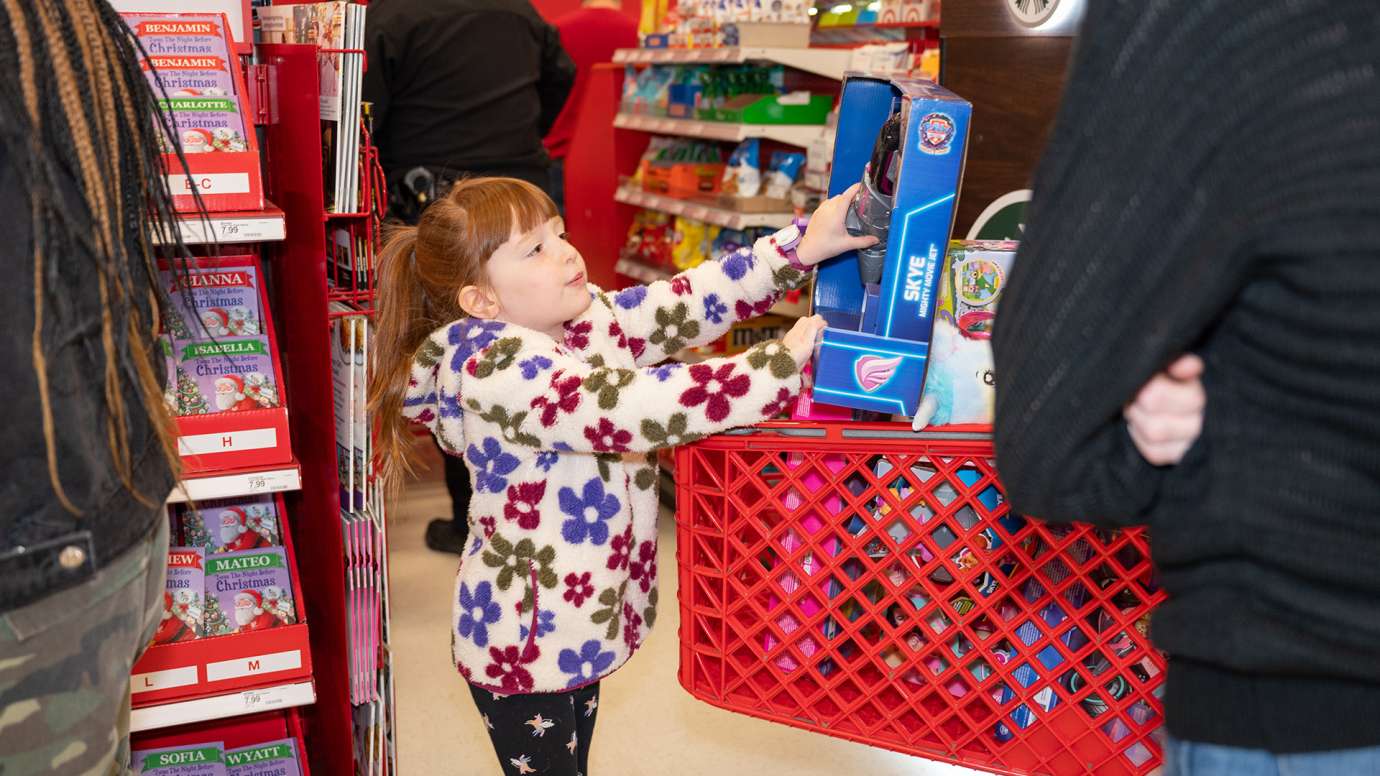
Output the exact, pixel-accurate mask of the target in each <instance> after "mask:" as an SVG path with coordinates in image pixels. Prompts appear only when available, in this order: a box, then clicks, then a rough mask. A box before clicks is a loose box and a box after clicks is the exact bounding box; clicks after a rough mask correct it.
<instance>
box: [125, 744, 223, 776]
mask: <svg viewBox="0 0 1380 776" xmlns="http://www.w3.org/2000/svg"><path fill="white" fill-rule="evenodd" d="M130 764H131V765H133V766H134V773H136V774H139V776H229V773H228V772H227V771H226V770H225V744H224V743H222V742H220V741H208V742H205V743H200V744H188V745H184V746H172V747H164V748H160V749H135V750H134V751H133V752H131V753H130Z"/></svg>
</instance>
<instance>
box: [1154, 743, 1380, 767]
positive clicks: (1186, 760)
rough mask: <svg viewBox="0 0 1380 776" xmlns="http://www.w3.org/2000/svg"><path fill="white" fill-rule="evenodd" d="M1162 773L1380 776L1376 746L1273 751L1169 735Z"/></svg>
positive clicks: (1379, 760) (1378, 753) (1379, 758)
mask: <svg viewBox="0 0 1380 776" xmlns="http://www.w3.org/2000/svg"><path fill="white" fill-rule="evenodd" d="M1164 776H1380V746H1378V747H1368V748H1365V749H1341V750H1336V751H1330V752H1307V753H1303V754H1273V753H1271V752H1267V751H1265V750H1263V749H1237V748H1235V747H1230V746H1217V745H1215V744H1198V743H1194V742H1192V741H1180V740H1178V739H1176V738H1174V737H1172V736H1170V737H1168V738H1166V739H1165V742H1164Z"/></svg>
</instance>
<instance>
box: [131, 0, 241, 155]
mask: <svg viewBox="0 0 1380 776" xmlns="http://www.w3.org/2000/svg"><path fill="white" fill-rule="evenodd" d="M128 23H129V25H130V27H131V28H132V29H133V30H134V34H135V35H136V36H137V37H138V38H139V41H140V43H142V44H143V46H144V51H145V52H146V53H147V54H148V56H147V58H145V59H144V60H143V61H142V62H141V63H140V64H141V66H142V67H143V68H144V72H145V73H146V74H147V76H148V79H149V83H150V84H151V85H152V86H153V89H154V93H155V95H156V96H157V98H158V102H159V106H160V107H161V108H162V109H163V111H164V112H165V113H167V114H168V115H169V116H171V117H172V120H173V123H174V125H175V126H176V128H177V138H176V139H177V142H178V143H179V145H180V146H181V147H182V150H183V152H184V153H188V154H193V153H206V152H211V151H246V150H248V149H249V144H248V141H247V140H246V139H245V132H246V130H245V123H244V112H243V109H242V106H243V103H242V101H241V99H240V95H239V94H237V93H236V89H235V72H234V69H233V68H235V67H237V66H238V64H237V63H236V62H235V60H234V58H233V55H232V54H231V52H230V49H229V45H228V43H229V38H228V36H227V35H226V31H225V28H224V18H223V17H222V16H220V15H219V14H177V15H167V16H157V15H144V14H131V15H129V18H128ZM165 150H168V151H171V150H172V149H165Z"/></svg>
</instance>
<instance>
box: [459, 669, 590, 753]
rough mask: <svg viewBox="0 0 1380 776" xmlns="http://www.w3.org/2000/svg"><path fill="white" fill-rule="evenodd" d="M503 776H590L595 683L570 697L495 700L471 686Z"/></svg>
mask: <svg viewBox="0 0 1380 776" xmlns="http://www.w3.org/2000/svg"><path fill="white" fill-rule="evenodd" d="M470 695H473V696H474V704H475V705H476V706H478V707H479V713H480V714H481V715H483V719H484V726H485V727H486V728H488V730H489V738H490V740H492V741H493V745H494V752H495V753H497V754H498V764H499V766H500V768H501V769H502V773H503V774H504V776H524V774H541V775H542V776H589V745H590V743H591V742H592V741H593V740H594V721H595V719H596V718H597V717H598V709H599V683H598V682H595V683H594V684H591V685H589V686H588V687H581V688H580V689H578V690H571V691H570V692H557V693H537V694H529V695H500V696H498V697H497V698H495V697H494V694H493V693H491V692H489V691H488V690H481V689H479V688H478V687H475V686H474V685H470Z"/></svg>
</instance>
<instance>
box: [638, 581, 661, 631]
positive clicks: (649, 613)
mask: <svg viewBox="0 0 1380 776" xmlns="http://www.w3.org/2000/svg"><path fill="white" fill-rule="evenodd" d="M657 598H658V596H657V592H656V588H652V590H651V592H650V593H648V594H647V608H646V609H643V610H642V619H644V620H646V621H647V627H648V628H651V627H652V626H653V625H655V624H656V601H657Z"/></svg>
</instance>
